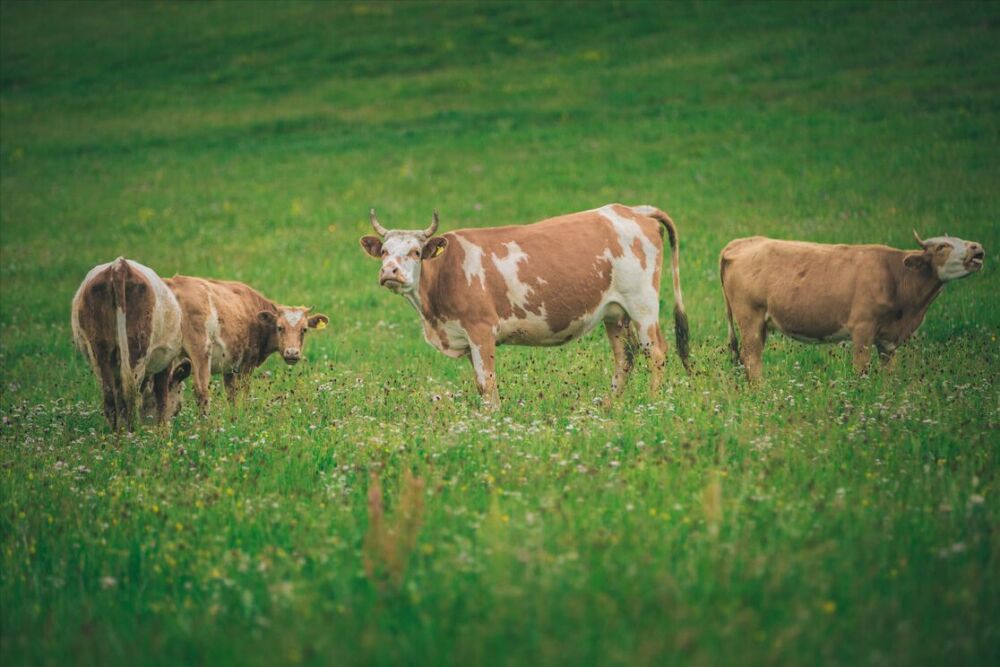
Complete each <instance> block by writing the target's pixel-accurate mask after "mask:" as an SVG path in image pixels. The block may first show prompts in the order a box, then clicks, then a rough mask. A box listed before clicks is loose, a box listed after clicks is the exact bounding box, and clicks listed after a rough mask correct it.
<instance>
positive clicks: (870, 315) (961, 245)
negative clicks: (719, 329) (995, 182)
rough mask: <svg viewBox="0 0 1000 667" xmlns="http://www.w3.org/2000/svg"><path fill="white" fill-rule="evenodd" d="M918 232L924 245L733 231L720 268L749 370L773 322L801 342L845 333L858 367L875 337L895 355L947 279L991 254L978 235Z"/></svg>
mask: <svg viewBox="0 0 1000 667" xmlns="http://www.w3.org/2000/svg"><path fill="white" fill-rule="evenodd" d="M913 235H914V238H916V240H917V244H918V245H919V246H920V250H917V251H907V250H896V249H894V248H889V247H887V246H883V245H826V244H820V243H805V242H801V241H779V240H775V239H769V238H765V237H762V236H754V237H751V238H744V239H737V240H735V241H731V242H730V243H729V244H728V245H727V246H726V247H725V248H724V249H723V250H722V255H721V257H720V263H719V275H720V279H721V281H722V290H723V294H724V296H725V300H726V315H727V317H728V319H729V343H730V348H731V349H732V352H733V356H734V359H735V360H736V361H737V362H740V361H742V363H743V366H744V367H745V369H746V373H747V375H748V377H749V378H750V380H756V379H757V378H759V377H760V375H761V354H762V352H763V349H764V343H765V342H766V340H767V332H768V329H776V330H778V331H780V332H782V333H784V334H785V335H787V336H789V337H791V338H793V339H796V340H800V341H805V342H831V341H837V340H845V339H848V338H849V339H850V340H851V343H852V346H853V355H854V367H855V369H856V370H857V371H858V372H861V371H864V370H866V369H867V368H868V365H869V363H870V360H871V356H872V353H871V351H872V347H873V346H874V348H875V349H877V350H878V353H879V355H880V357H881V358H882V360H883V361H884V362H885V363H887V364H890V363H891V362H892V359H893V354H894V352H895V351H896V349H897V348H898V347H899V346H900V345H902V344H903V343H904V342H905V341H906V339H907V338H909V337H910V336H911V335H912V334H913V332H914V331H916V330H917V327H919V326H920V324H921V323H922V322H923V320H924V315H925V314H926V313H927V309H928V308H929V307H930V305H931V303H932V302H933V301H934V299H936V298H937V296H938V295H939V294H940V293H941V290H942V289H943V288H944V286H945V285H946V284H947V283H949V282H951V281H953V280H957V279H959V278H964V277H965V276H968V275H970V274H972V273H975V272H977V271H979V270H980V269H981V268H982V266H983V260H984V259H985V256H986V255H985V252H984V251H983V247H982V246H981V245H980V244H978V243H975V242H971V241H963V240H962V239H959V238H955V237H953V236H938V237H935V238H932V239H928V240H926V241H924V240H922V239H921V238H920V237H919V236H918V235H917V233H916V232H915V231H914V232H913ZM737 330H738V331H739V338H737ZM741 342H742V349H741Z"/></svg>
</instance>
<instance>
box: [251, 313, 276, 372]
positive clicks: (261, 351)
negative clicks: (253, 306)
mask: <svg viewBox="0 0 1000 667" xmlns="http://www.w3.org/2000/svg"><path fill="white" fill-rule="evenodd" d="M258 298H259V299H260V304H259V308H258V310H267V311H270V312H272V313H274V316H275V317H277V316H278V313H279V310H280V309H279V308H278V305H277V304H276V303H274V302H273V301H269V300H267V299H264V298H262V297H258ZM255 325H256V326H255V327H254V328H255V329H257V332H258V337H257V340H258V343H257V345H256V348H257V350H256V352H257V363H258V364H260V363H263V362H264V360H266V359H267V358H268V357H269V356H271V354H272V353H274V352H277V351H278V346H277V345H273V344H272V343H271V341H272V340H275V339H276V336H273V335H272V332H270V331H268V330H267V328H266V327H263V326H261V325H260V324H257V323H255Z"/></svg>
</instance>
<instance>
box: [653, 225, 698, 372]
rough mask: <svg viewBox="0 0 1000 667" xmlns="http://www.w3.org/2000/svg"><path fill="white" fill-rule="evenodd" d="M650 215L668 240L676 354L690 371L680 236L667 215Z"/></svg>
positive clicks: (688, 334)
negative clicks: (661, 228)
mask: <svg viewBox="0 0 1000 667" xmlns="http://www.w3.org/2000/svg"><path fill="white" fill-rule="evenodd" d="M651 216H652V217H653V218H655V219H656V220H658V221H659V222H660V224H661V225H663V227H664V228H665V229H666V230H667V239H668V240H669V241H670V269H671V273H672V274H673V282H674V338H675V340H676V342H677V354H679V355H680V357H681V363H682V364H684V369H685V370H687V371H688V372H690V371H691V362H690V359H689V340H690V332H689V329H688V318H687V313H686V312H685V311H684V295H683V294H682V293H681V265H680V262H681V255H680V238H679V237H678V236H677V226H676V225H675V224H674V221H673V220H671V219H670V216H669V215H667V214H666V213H664V212H663V211H661V210H659V209H656V210H655V211H654V212H653V213H652V214H651Z"/></svg>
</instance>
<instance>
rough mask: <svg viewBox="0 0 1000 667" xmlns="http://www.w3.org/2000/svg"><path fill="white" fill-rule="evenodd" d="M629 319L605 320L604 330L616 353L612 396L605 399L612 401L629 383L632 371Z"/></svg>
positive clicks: (612, 349) (612, 377) (608, 402)
mask: <svg viewBox="0 0 1000 667" xmlns="http://www.w3.org/2000/svg"><path fill="white" fill-rule="evenodd" d="M629 326H630V323H629V319H628V318H627V317H624V318H615V319H608V320H604V331H605V332H606V333H607V334H608V340H609V341H610V342H611V351H612V352H614V355H615V371H614V374H613V375H612V376H611V396H609V397H608V400H607V401H605V403H606V404H610V403H611V398H612V397H614V396H618V395H620V394H621V393H622V391H624V389H625V385H626V384H627V383H628V377H629V373H630V372H631V371H632V365H633V359H632V352H631V350H629V349H628V345H627V342H628V337H629Z"/></svg>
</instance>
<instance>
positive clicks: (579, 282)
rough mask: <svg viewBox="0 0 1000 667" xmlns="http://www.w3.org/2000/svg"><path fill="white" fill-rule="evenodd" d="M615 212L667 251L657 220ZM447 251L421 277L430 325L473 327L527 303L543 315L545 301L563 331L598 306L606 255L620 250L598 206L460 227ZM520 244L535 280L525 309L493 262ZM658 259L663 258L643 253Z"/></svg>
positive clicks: (523, 274)
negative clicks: (526, 220) (474, 266)
mask: <svg viewBox="0 0 1000 667" xmlns="http://www.w3.org/2000/svg"><path fill="white" fill-rule="evenodd" d="M615 210H616V212H617V213H618V214H619V215H622V216H623V217H628V218H630V219H632V220H634V221H635V222H636V223H638V224H639V225H640V227H641V229H642V230H643V232H644V233H645V234H646V235H647V236H649V237H650V239H651V240H652V241H653V243H654V244H655V246H656V247H657V248H658V249H659V250H660V251H661V252H662V247H663V239H662V237H661V236H660V229H661V227H660V225H659V223H658V222H657V221H656V220H654V219H652V218H649V217H646V216H642V215H637V214H636V213H635V212H634V211H632V209H630V208H629V207H626V206H617V207H615ZM443 236H444V238H445V239H447V240H448V246H447V250H446V252H444V253H443V254H442V255H441V256H440V257H437V258H434V259H431V260H429V261H425V262H424V263H423V267H422V275H421V280H420V299H421V303H422V304H423V307H424V311H425V312H424V315H425V317H426V318H427V320H428V321H429V322H430V323H432V325H433V324H435V323H437V322H440V321H444V320H456V321H459V322H460V323H461V324H462V326H463V327H465V328H467V329H470V330H475V329H477V328H479V327H483V326H486V327H492V326H493V325H494V324H495V323H496V322H497V321H498V320H504V319H508V318H511V317H517V318H522V317H524V316H525V315H526V313H525V309H526V310H527V311H528V312H530V313H532V314H534V315H539V314H541V312H542V306H543V304H544V307H545V312H546V322H547V324H548V327H549V329H550V330H551V331H552V332H553V333H556V334H558V333H559V332H560V331H563V330H565V329H566V328H567V327H568V326H569V325H570V324H571V323H572V322H573V321H574V320H575V319H577V318H579V317H580V316H581V315H582V314H584V313H587V312H590V311H592V310H594V309H595V308H596V307H597V306H598V305H599V304H600V302H601V299H602V297H603V295H604V294H605V293H606V292H607V290H608V287H609V286H610V283H611V263H610V262H609V261H608V259H607V257H606V253H610V255H611V256H613V257H620V256H621V255H622V254H623V250H622V248H621V245H620V244H619V242H618V236H617V234H616V233H615V231H614V229H613V227H612V224H611V223H610V222H609V221H608V220H607V219H606V218H604V217H603V216H601V215H600V214H599V213H598V212H596V211H585V212H581V213H574V214H571V215H565V216H559V217H556V218H550V219H548V220H543V221H541V222H537V223H534V224H530V225H518V226H508V227H492V228H484V229H460V230H456V231H453V232H449V233H447V234H444V235H443ZM459 237H461V238H462V239H465V240H466V241H468V242H470V243H472V244H474V245H476V246H478V247H480V248H481V249H482V250H483V257H482V267H483V272H484V274H485V288H484V286H483V284H482V282H481V281H480V279H479V277H478V276H476V275H473V276H472V279H471V284H470V282H469V279H468V278H467V277H466V274H465V270H464V268H463V265H464V262H465V259H466V250H465V248H464V247H463V246H462V244H461V243H460V242H459ZM511 242H514V243H516V244H517V246H518V248H519V249H520V251H521V252H523V253H524V254H525V255H526V256H527V257H526V259H523V260H522V261H520V262H519V263H518V264H517V275H518V278H519V280H520V281H521V282H522V283H525V284H526V285H528V286H530V287H531V292H530V294H529V295H528V300H527V303H525V304H524V308H523V309H522V308H521V307H519V306H518V305H515V304H512V303H511V302H510V299H509V298H508V296H507V283H506V282H505V280H504V278H503V276H502V274H501V273H500V270H499V269H498V268H497V266H496V264H495V263H494V257H495V258H496V259H498V260H500V261H502V260H504V259H505V258H508V257H509V255H510V252H511V249H510V247H509V246H508V244H509V243H511ZM642 259H643V261H644V262H645V261H653V262H655V263H656V264H657V266H658V265H659V264H660V263H661V261H662V257H655V258H646V257H643V258H642Z"/></svg>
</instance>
